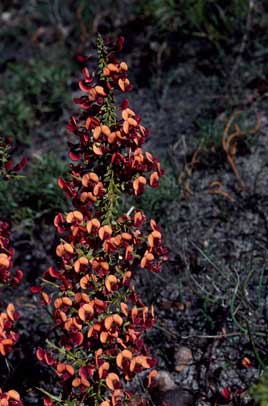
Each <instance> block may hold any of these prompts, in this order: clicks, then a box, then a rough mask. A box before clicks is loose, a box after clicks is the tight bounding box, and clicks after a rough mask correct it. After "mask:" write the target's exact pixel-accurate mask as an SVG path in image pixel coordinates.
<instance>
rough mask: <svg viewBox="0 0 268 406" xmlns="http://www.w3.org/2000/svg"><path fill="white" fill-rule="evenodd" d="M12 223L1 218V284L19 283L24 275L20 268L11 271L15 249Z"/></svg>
mask: <svg viewBox="0 0 268 406" xmlns="http://www.w3.org/2000/svg"><path fill="white" fill-rule="evenodd" d="M9 237H10V224H9V223H8V222H6V221H1V220H0V284H4V285H7V284H13V285H14V284H15V285H18V284H19V283H20V281H21V279H22V277H23V273H22V271H21V270H20V269H17V270H16V271H15V273H12V272H11V268H12V265H13V257H14V253H15V251H14V249H13V248H11V247H10V241H9Z"/></svg>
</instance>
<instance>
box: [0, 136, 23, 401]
mask: <svg viewBox="0 0 268 406" xmlns="http://www.w3.org/2000/svg"><path fill="white" fill-rule="evenodd" d="M10 152H11V144H10V140H9V139H7V140H4V139H2V138H0V180H1V181H7V180H9V179H11V178H13V177H16V176H17V175H16V172H18V171H19V170H21V169H22V168H23V167H24V165H25V164H26V160H25V159H22V160H21V162H20V163H19V164H17V165H15V166H13V164H12V161H11V158H10ZM10 227H11V226H10V223H9V222H7V221H3V220H1V219H0V287H1V288H3V287H4V286H11V285H18V284H19V283H20V281H21V279H22V276H23V273H22V271H21V270H20V269H17V270H16V271H15V272H12V270H11V269H12V265H13V258H14V253H15V251H14V249H13V248H12V247H11V246H10V241H9V238H10ZM1 293H2V292H1ZM0 305H1V308H2V307H3V305H4V304H3V298H2V296H1V299H0ZM18 317H19V314H18V313H17V312H16V309H15V306H14V305H13V303H8V304H7V305H6V308H5V309H4V310H3V311H2V312H1V313H0V357H7V356H8V355H9V354H10V352H11V351H12V348H13V347H14V345H15V344H16V343H17V341H18V334H17V333H16V332H15V331H14V323H15V321H16V320H17V319H18ZM0 378H1V376H0ZM0 406H22V402H21V400H20V395H19V394H18V392H17V391H15V390H9V391H8V392H4V391H3V390H2V388H1V387H0Z"/></svg>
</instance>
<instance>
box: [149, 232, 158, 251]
mask: <svg viewBox="0 0 268 406" xmlns="http://www.w3.org/2000/svg"><path fill="white" fill-rule="evenodd" d="M160 241H161V233H160V231H157V230H154V231H153V232H152V233H151V234H149V236H148V245H149V247H151V248H153V247H155V246H157V245H159V243H160Z"/></svg>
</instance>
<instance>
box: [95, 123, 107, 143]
mask: <svg viewBox="0 0 268 406" xmlns="http://www.w3.org/2000/svg"><path fill="white" fill-rule="evenodd" d="M102 134H103V135H105V136H106V137H107V138H108V137H109V136H110V134H111V130H110V128H109V127H108V126H107V125H99V126H97V127H95V128H94V131H93V138H94V139H95V140H96V141H98V139H99V138H100V137H101V135H102Z"/></svg>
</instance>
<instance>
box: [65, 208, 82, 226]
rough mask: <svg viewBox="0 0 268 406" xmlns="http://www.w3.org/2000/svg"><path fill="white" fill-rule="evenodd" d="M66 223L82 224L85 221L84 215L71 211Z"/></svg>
mask: <svg viewBox="0 0 268 406" xmlns="http://www.w3.org/2000/svg"><path fill="white" fill-rule="evenodd" d="M66 221H67V223H72V222H73V221H78V222H79V223H81V222H82V221H83V214H82V213H81V212H80V211H78V210H75V211H71V212H70V213H68V214H67V216H66Z"/></svg>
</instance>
